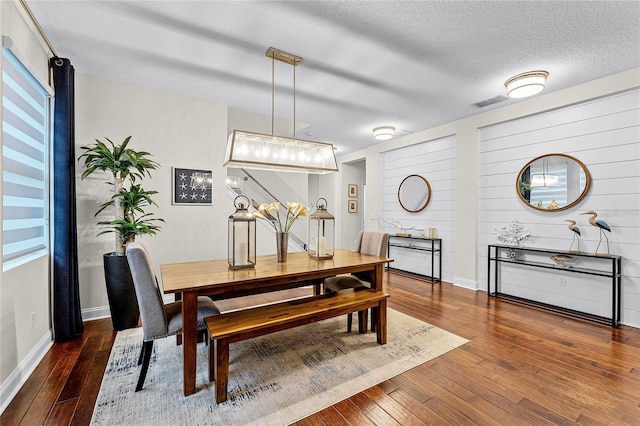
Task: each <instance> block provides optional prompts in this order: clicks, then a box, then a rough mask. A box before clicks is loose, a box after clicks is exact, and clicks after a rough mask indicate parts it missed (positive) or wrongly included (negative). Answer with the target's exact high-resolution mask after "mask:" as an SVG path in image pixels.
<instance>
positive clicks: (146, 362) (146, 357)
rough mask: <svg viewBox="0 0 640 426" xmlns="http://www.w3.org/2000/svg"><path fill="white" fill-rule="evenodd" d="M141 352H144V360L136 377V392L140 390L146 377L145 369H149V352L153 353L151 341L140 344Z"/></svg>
mask: <svg viewBox="0 0 640 426" xmlns="http://www.w3.org/2000/svg"><path fill="white" fill-rule="evenodd" d="M142 351H143V352H144V359H143V360H142V369H141V370H140V376H139V377H138V384H137V385H136V392H138V391H140V390H142V385H144V379H145V378H146V377H147V369H148V368H149V361H151V352H153V340H150V341H148V342H144V343H143V344H142Z"/></svg>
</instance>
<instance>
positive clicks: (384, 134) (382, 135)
mask: <svg viewBox="0 0 640 426" xmlns="http://www.w3.org/2000/svg"><path fill="white" fill-rule="evenodd" d="M395 131H396V128H395V127H393V126H380V127H376V128H375V129H373V138H374V139H377V140H379V141H386V140H389V139H391V138H392V137H393V133H394V132H395Z"/></svg>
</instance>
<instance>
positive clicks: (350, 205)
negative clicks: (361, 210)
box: [348, 200, 358, 213]
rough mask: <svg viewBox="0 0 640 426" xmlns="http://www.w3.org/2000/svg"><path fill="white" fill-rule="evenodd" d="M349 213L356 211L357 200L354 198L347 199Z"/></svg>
mask: <svg viewBox="0 0 640 426" xmlns="http://www.w3.org/2000/svg"><path fill="white" fill-rule="evenodd" d="M348 210H349V213H358V202H357V201H356V200H349V201H348Z"/></svg>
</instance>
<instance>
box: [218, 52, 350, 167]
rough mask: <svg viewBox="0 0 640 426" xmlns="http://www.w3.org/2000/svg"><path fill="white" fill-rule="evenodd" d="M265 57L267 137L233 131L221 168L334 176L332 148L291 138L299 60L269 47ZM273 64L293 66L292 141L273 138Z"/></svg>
mask: <svg viewBox="0 0 640 426" xmlns="http://www.w3.org/2000/svg"><path fill="white" fill-rule="evenodd" d="M265 55H266V56H267V57H269V58H271V134H270V135H267V134H263V133H256V132H246V131H242V130H234V131H233V132H232V133H231V135H230V136H229V139H228V141H227V152H226V155H225V161H224V164H223V166H225V167H241V168H245V169H258V170H275V171H283V172H305V173H312V174H326V173H331V172H337V171H338V162H337V161H336V156H335V151H334V149H333V145H332V144H330V143H323V142H312V141H306V140H301V139H296V138H295V135H296V67H297V66H298V65H300V63H301V62H302V58H301V57H299V56H295V55H292V54H290V53H287V52H283V51H281V50H278V49H275V48H273V47H270V48H269V49H268V50H267V52H266V53H265ZM276 60H278V61H281V62H284V63H287V64H289V65H292V66H293V138H287V137H282V136H276V135H274V134H273V128H274V121H275V115H274V105H275V102H274V97H275V84H274V69H275V61H276Z"/></svg>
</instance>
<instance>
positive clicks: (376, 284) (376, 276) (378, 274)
mask: <svg viewBox="0 0 640 426" xmlns="http://www.w3.org/2000/svg"><path fill="white" fill-rule="evenodd" d="M383 271H384V265H383V264H377V265H376V267H375V269H374V270H373V271H371V288H372V289H374V290H382V272H383Z"/></svg>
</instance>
